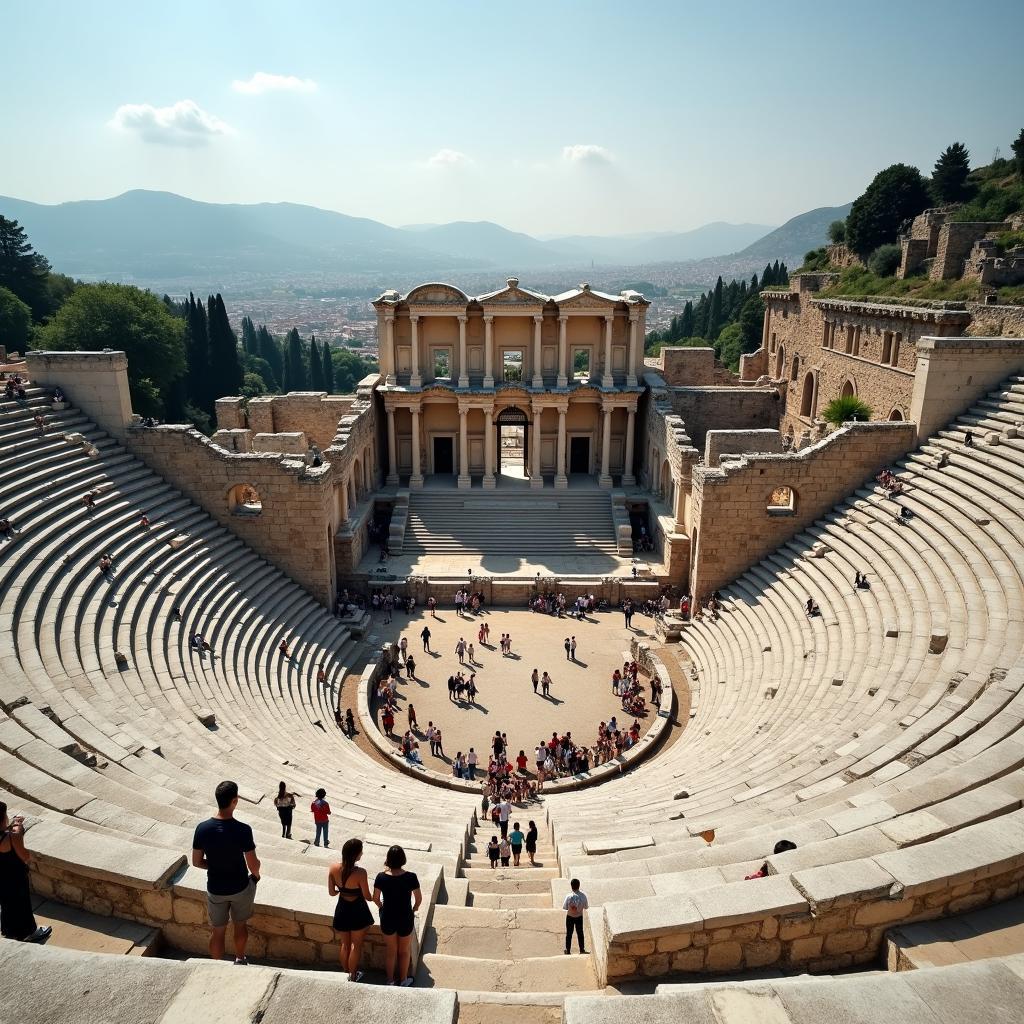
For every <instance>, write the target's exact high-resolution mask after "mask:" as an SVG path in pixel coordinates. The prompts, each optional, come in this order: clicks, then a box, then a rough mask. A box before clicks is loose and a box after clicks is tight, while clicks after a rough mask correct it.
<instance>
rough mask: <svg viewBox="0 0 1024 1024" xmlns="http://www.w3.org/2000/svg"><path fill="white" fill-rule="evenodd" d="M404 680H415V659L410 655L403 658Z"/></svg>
mask: <svg viewBox="0 0 1024 1024" xmlns="http://www.w3.org/2000/svg"><path fill="white" fill-rule="evenodd" d="M405 678H406V679H415V678H416V659H415V658H414V657H413V656H412V655H411V654H407V655H406V656H405Z"/></svg>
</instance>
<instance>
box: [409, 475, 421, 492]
mask: <svg viewBox="0 0 1024 1024" xmlns="http://www.w3.org/2000/svg"><path fill="white" fill-rule="evenodd" d="M409 487H410V488H412V490H414V491H419V490H422V489H423V474H422V473H421V474H420V475H419V476H411V477H409Z"/></svg>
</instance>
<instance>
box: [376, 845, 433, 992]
mask: <svg viewBox="0 0 1024 1024" xmlns="http://www.w3.org/2000/svg"><path fill="white" fill-rule="evenodd" d="M405 862H406V857H405V851H404V850H403V849H402V848H401V847H400V846H392V847H391V849H389V850H388V853H387V857H385V859H384V865H385V870H384V871H382V872H381V873H380V874H379V875H377V877H376V878H375V879H374V880H373V902H374V903H376V904H377V906H378V907H379V908H380V930H381V932H382V933H383V935H384V941H385V943H386V944H387V949H386V952H385V967H384V973H385V975H386V977H387V983H388V984H389V985H401V986H402V987H403V988H407V987H408V986H410V985H412V983H413V979H412V978H410V977H409V946H410V943H411V941H412V929H413V925H414V924H415V915H416V911H417V910H419V909H420V904H421V903H422V902H423V894H422V893H421V892H420V880H419V879H418V878H417V877H416V875H415V874H414V873H413V872H412V871H406V870H405ZM410 900H411V901H412V905H411V906H410Z"/></svg>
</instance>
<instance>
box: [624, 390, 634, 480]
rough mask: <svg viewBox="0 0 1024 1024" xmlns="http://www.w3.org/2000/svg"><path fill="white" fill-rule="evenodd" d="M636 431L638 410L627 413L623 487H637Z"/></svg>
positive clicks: (630, 410)
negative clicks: (634, 453) (635, 466)
mask: <svg viewBox="0 0 1024 1024" xmlns="http://www.w3.org/2000/svg"><path fill="white" fill-rule="evenodd" d="M635 430H636V410H635V409H628V410H627V411H626V460H625V465H624V466H623V470H622V486H623V487H633V486H635V485H636V477H635V476H633V445H634V444H635V443H636V439H635V438H634V436H633V435H634V432H635Z"/></svg>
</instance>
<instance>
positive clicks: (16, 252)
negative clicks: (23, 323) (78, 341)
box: [0, 216, 53, 320]
mask: <svg viewBox="0 0 1024 1024" xmlns="http://www.w3.org/2000/svg"><path fill="white" fill-rule="evenodd" d="M49 275H50V264H49V263H48V262H47V261H46V258H45V257H44V256H41V255H40V254H39V253H37V252H36V251H35V249H33V248H32V245H31V244H30V242H29V240H28V237H27V236H26V235H25V229H24V228H23V227H22V226H21V225H20V224H19V223H18V222H17V221H16V220H8V219H7V218H6V217H2V216H0V288H7V289H9V290H10V291H12V292H14V294H15V295H16V296H17V297H18V298H19V299H21V301H22V302H24V303H25V305H26V306H28V308H29V309H31V310H32V317H33V319H35V320H42V319H43V317H45V316H46V315H48V314H49V313H50V312H52V309H53V307H52V306H51V298H50V292H49V288H48V283H49V281H48V279H49Z"/></svg>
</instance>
